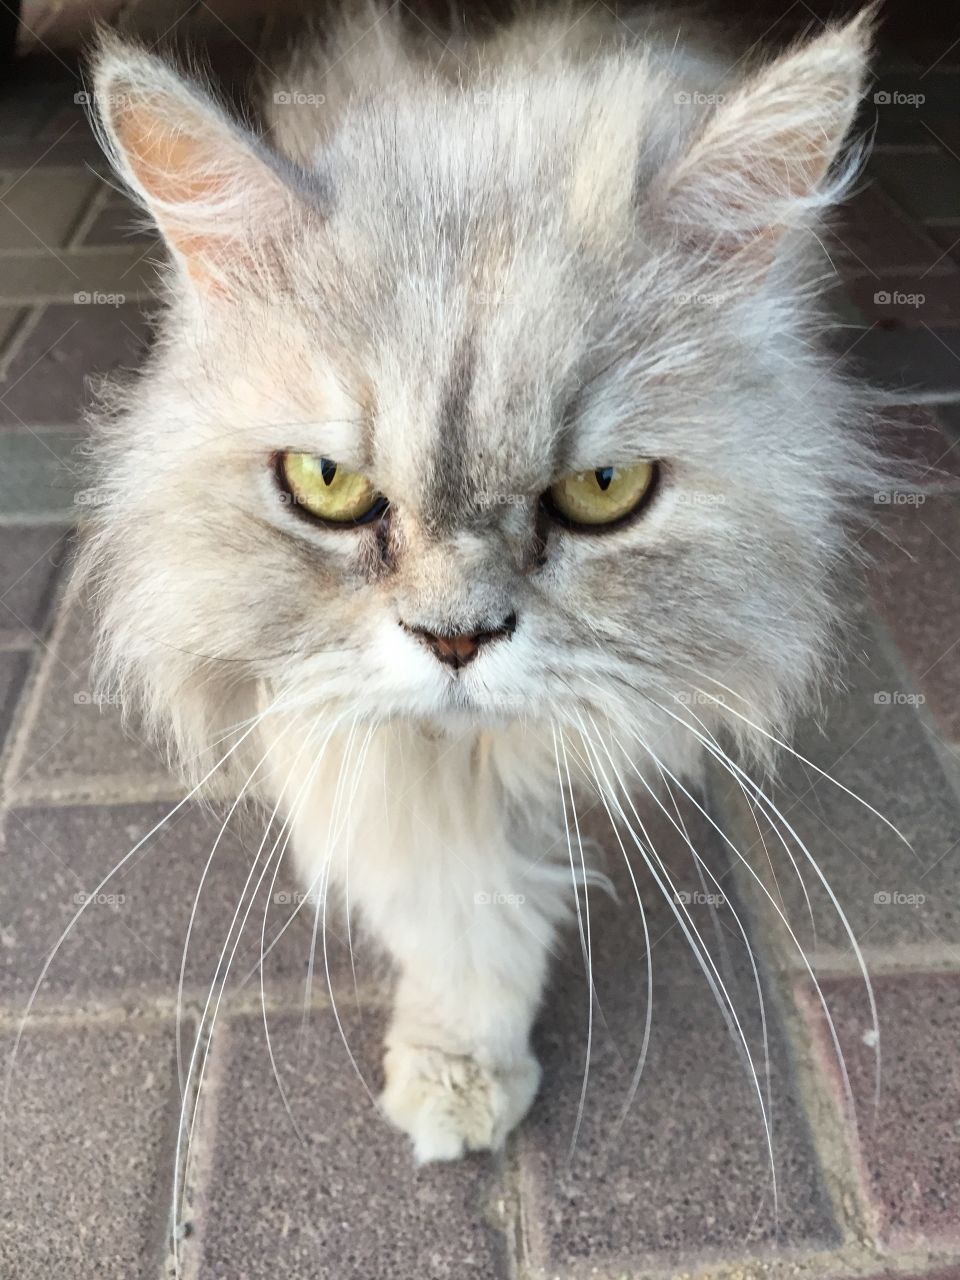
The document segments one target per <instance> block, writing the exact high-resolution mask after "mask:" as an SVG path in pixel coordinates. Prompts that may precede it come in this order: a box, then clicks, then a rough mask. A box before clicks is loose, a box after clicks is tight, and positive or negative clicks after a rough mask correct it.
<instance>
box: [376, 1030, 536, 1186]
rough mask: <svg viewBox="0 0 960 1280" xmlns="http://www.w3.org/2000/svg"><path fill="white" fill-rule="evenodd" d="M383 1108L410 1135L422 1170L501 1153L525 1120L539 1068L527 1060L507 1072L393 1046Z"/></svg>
mask: <svg viewBox="0 0 960 1280" xmlns="http://www.w3.org/2000/svg"><path fill="white" fill-rule="evenodd" d="M383 1065H384V1071H385V1073H386V1080H387V1083H386V1088H385V1089H384V1091H383V1093H382V1094H381V1095H380V1105H381V1107H382V1108H383V1110H384V1112H385V1113H386V1115H387V1118H388V1119H389V1120H391V1121H392V1122H393V1124H395V1125H396V1126H397V1128H398V1129H402V1130H403V1131H404V1133H407V1134H409V1135H410V1137H411V1139H412V1140H413V1150H414V1155H415V1156H416V1159H417V1162H418V1164H426V1163H427V1162H428V1161H431V1160H456V1159H458V1157H460V1156H462V1155H464V1153H465V1152H467V1151H485V1150H496V1149H497V1148H498V1147H500V1146H502V1145H503V1141H504V1139H505V1138H506V1136H507V1134H508V1133H509V1132H510V1130H511V1129H512V1128H513V1127H514V1125H515V1124H517V1123H518V1122H519V1121H520V1120H522V1119H523V1117H524V1116H525V1115H526V1113H527V1111H528V1110H529V1107H530V1104H531V1102H532V1101H533V1099H534V1097H535V1095H536V1092H537V1087H538V1085H539V1083H540V1066H539V1063H538V1062H537V1060H536V1058H534V1057H533V1056H532V1055H530V1054H526V1055H525V1056H524V1057H522V1058H520V1059H519V1060H518V1061H516V1062H512V1063H510V1064H508V1065H506V1066H502V1065H497V1066H495V1067H488V1066H484V1065H482V1064H481V1063H479V1062H478V1061H477V1060H476V1059H475V1058H469V1057H463V1056H456V1055H453V1054H448V1053H444V1051H443V1050H442V1049H433V1048H428V1047H424V1046H421V1045H407V1044H402V1043H401V1044H394V1045H392V1046H391V1047H390V1048H389V1049H388V1050H387V1052H386V1054H385V1055H384V1060H383Z"/></svg>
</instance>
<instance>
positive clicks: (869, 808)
mask: <svg viewBox="0 0 960 1280" xmlns="http://www.w3.org/2000/svg"><path fill="white" fill-rule="evenodd" d="M691 670H692V668H691ZM696 674H697V675H698V676H699V677H700V678H701V679H707V680H710V681H712V683H713V684H715V685H717V686H718V687H719V688H720V689H723V691H724V692H725V693H729V694H731V695H732V696H733V697H734V698H738V699H739V700H740V701H741V702H742V701H744V699H743V697H742V695H740V694H739V693H737V692H736V690H735V689H730V688H728V686H727V685H725V684H723V683H722V681H720V680H718V679H716V677H715V676H708V675H706V674H705V673H704V672H699V671H698V672H696ZM697 692H698V693H699V694H700V695H701V697H703V698H706V699H708V701H710V702H713V703H714V704H716V705H717V706H719V707H720V708H722V710H724V711H729V712H730V713H731V715H735V716H736V717H737V719H738V720H742V721H743V723H744V724H746V725H749V727H750V728H751V729H753V730H755V731H756V732H757V733H760V734H762V735H763V736H764V737H765V738H768V739H769V740H770V741H771V742H773V743H774V744H775V745H776V746H778V747H780V748H781V749H782V750H783V751H786V752H788V753H789V754H790V755H792V756H794V757H795V758H796V759H797V760H799V761H800V762H801V763H802V764H805V765H807V766H808V767H809V768H811V769H813V771H814V772H815V773H818V774H819V775H820V777H821V778H824V779H826V781H827V782H830V783H832V784H833V785H834V786H835V787H839V789H840V790H841V791H843V792H844V793H845V794H846V795H848V796H850V798H851V799H852V800H856V802H857V804H860V805H863V807H864V808H865V809H866V810H867V812H868V813H872V814H873V816H874V817H875V818H877V819H878V820H879V821H880V822H882V823H883V825H884V826H885V827H888V828H889V829H890V830H891V831H892V832H893V834H894V835H895V836H896V837H897V839H898V840H902V841H903V843H904V844H905V845H906V846H907V848H908V849H909V850H910V852H911V853H913V851H914V850H913V845H912V844H911V843H910V841H909V840H908V839H907V837H906V836H905V835H904V834H903V832H902V831H900V830H898V829H897V827H895V826H894V825H893V823H892V822H891V821H890V819H889V818H885V817H884V816H883V814H882V813H880V812H879V811H878V810H877V809H875V808H874V807H873V805H872V804H870V803H869V801H867V800H864V798H863V796H860V795H858V794H857V793H856V792H855V791H851V789H850V788H849V787H848V786H846V785H845V784H844V783H842V782H841V781H840V779H839V778H835V777H834V776H833V774H831V773H828V772H827V770H826V769H821V768H820V766H819V765H817V764H814V763H813V761H812V760H808V759H807V757H806V756H804V755H801V754H800V752H799V751H797V750H795V749H794V748H793V747H791V746H790V745H789V744H788V743H786V742H784V741H783V739H782V738H778V737H777V735H776V734H775V733H771V732H770V731H769V730H768V729H765V728H764V727H763V725H759V724H757V723H756V722H755V721H753V720H751V719H750V717H749V716H746V715H744V714H743V712H741V711H737V710H736V708H735V707H731V706H730V704H729V703H727V702H724V701H722V700H721V699H719V698H717V697H715V696H714V695H713V694H709V693H707V692H705V691H704V690H703V689H698V690H697Z"/></svg>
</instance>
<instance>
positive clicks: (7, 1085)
mask: <svg viewBox="0 0 960 1280" xmlns="http://www.w3.org/2000/svg"><path fill="white" fill-rule="evenodd" d="M266 714H267V713H266V712H263V713H262V715H261V717H260V718H258V720H257V721H256V722H255V723H254V724H253V725H251V726H250V728H249V729H248V730H247V731H246V733H245V734H244V735H243V736H242V737H241V738H240V739H239V740H238V741H237V742H235V743H234V744H233V746H232V747H231V748H230V750H229V751H227V752H226V753H225V754H224V755H223V756H221V758H220V759H219V760H218V761H217V763H216V764H215V765H213V767H212V768H211V769H209V770H208V771H207V772H206V773H205V774H204V776H203V777H202V778H201V779H200V781H199V782H198V783H197V784H196V786H195V787H193V788H192V789H191V790H190V791H189V792H188V793H187V794H186V795H185V796H184V797H183V799H182V800H180V801H178V802H177V804H175V805H174V806H173V808H172V809H171V810H170V812H169V813H167V814H165V815H164V816H163V817H162V818H161V819H160V821H159V822H158V823H156V825H155V826H153V827H151V828H150V830H149V831H148V832H147V834H146V835H145V836H143V837H141V839H140V840H138V841H137V843H136V844H135V845H134V846H133V848H132V849H130V850H129V851H128V852H127V853H125V854H124V855H123V857H122V858H121V859H120V861H119V862H118V863H117V864H116V866H114V867H113V868H112V870H110V871H108V872H107V874H106V875H105V876H104V877H103V879H102V880H101V881H100V882H99V884H98V885H97V886H96V888H95V889H94V890H93V892H92V893H90V894H88V895H87V896H86V897H85V898H84V900H83V902H82V903H81V904H80V906H79V907H78V908H77V910H76V911H75V912H74V914H73V916H72V917H71V918H70V920H69V922H68V924H67V925H66V927H65V928H64V930H63V932H62V933H61V934H60V936H59V938H58V939H57V941H56V942H55V943H54V946H53V949H52V950H51V951H50V953H49V954H48V955H47V958H46V960H45V961H44V963H43V967H42V969H41V970H40V975H39V977H38V978H37V980H36V983H35V984H34V986H33V990H32V991H31V992H30V997H29V999H28V1000H27V1005H26V1008H25V1010H24V1013H23V1017H22V1018H21V1020H20V1023H19V1025H18V1027H17V1033H16V1036H15V1037H14V1041H13V1047H12V1049H11V1051H10V1058H9V1061H8V1064H7V1072H6V1079H5V1082H4V1090H3V1114H4V1116H8V1115H10V1090H11V1087H12V1084H13V1072H14V1067H15V1064H16V1059H17V1054H18V1052H19V1049H20V1042H21V1040H22V1039H23V1033H24V1030H25V1028H26V1025H27V1022H28V1021H29V1018H30V1014H31V1012H32V1011H33V1006H34V1003H35V1002H36V999H37V995H38V994H39V991H40V988H41V987H42V986H43V983H44V981H45V979H46V976H47V974H48V973H49V971H50V966H51V965H52V964H53V962H54V960H55V959H56V957H57V955H58V954H59V952H60V948H61V947H62V946H63V944H64V942H65V941H66V939H67V937H68V936H69V935H70V932H71V931H72V929H73V927H74V925H75V924H76V923H77V921H78V920H79V919H80V917H81V916H82V915H83V913H84V911H85V910H86V908H87V906H88V905H89V903H91V902H94V901H96V899H97V897H98V896H99V895H100V893H101V892H102V891H103V889H104V888H105V886H106V885H107V884H108V882H109V881H110V880H111V879H112V878H113V877H114V876H115V875H116V874H117V873H118V872H119V871H121V870H122V869H123V868H124V867H125V866H126V865H127V863H128V862H129V861H130V859H131V858H132V857H133V856H134V854H136V853H137V852H138V851H139V850H140V849H142V848H143V846H144V845H145V844H146V843H147V841H148V840H150V839H151V837H152V836H154V835H156V833H157V832H158V831H159V830H160V828H161V827H163V826H164V824H165V823H167V822H169V820H170V819H171V818H172V817H173V815H174V814H175V813H179V812H180V810H181V809H182V808H183V807H184V805H186V804H188V803H189V801H190V800H192V799H193V797H194V796H195V795H196V794H197V792H198V791H200V790H201V788H202V787H203V786H204V785H205V784H206V783H207V782H208V781H209V780H210V778H212V777H213V775H214V774H215V773H216V772H217V770H218V769H219V768H220V767H221V766H222V765H223V764H225V763H226V761H227V760H228V759H229V758H230V756H232V755H233V753H234V752H235V751H237V750H238V749H239V748H240V747H241V746H242V745H243V743H244V742H245V741H246V739H247V738H248V737H249V736H250V734H251V733H253V731H254V729H256V727H257V725H258V724H259V723H260V719H262V717H263V715H266ZM4 1127H5V1122H4Z"/></svg>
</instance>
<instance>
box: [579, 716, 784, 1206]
mask: <svg viewBox="0 0 960 1280" xmlns="http://www.w3.org/2000/svg"><path fill="white" fill-rule="evenodd" d="M575 714H576V715H577V719H578V721H579V723H580V733H581V737H582V738H583V741H584V744H585V746H586V747H587V750H588V752H589V753H590V758H591V765H592V767H593V769H594V773H595V775H598V771H599V775H598V776H597V782H598V784H599V782H600V777H601V776H602V779H603V785H604V787H605V788H606V790H607V794H608V795H609V796H610V798H611V800H612V801H613V803H614V804H615V805H616V807H617V811H618V813H619V814H620V817H621V819H622V821H623V823H624V825H625V827H626V828H627V831H628V832H629V834H630V836H631V839H632V840H633V842H634V844H635V845H636V847H637V849H638V850H639V851H640V854H641V856H642V857H643V859H644V861H645V862H646V864H647V867H648V868H649V870H650V872H651V874H652V875H653V877H654V879H655V880H656V882H657V886H658V887H659V889H660V892H661V894H662V895H663V898H664V900H665V901H666V903H667V905H668V906H669V907H670V909H671V910H672V912H673V914H674V916H675V918H676V920H677V923H678V924H679V925H680V928H681V930H682V931H683V934H684V937H685V938H686V940H687V943H688V945H689V946H690V949H691V951H692V952H693V954H694V956H695V958H696V960H697V963H698V964H699V965H700V968H701V970H702V971H703V974H704V976H705V978H706V979H707V983H708V985H709V986H710V989H711V991H712V992H713V994H714V998H715V1000H716V1001H717V1007H718V1009H719V1010H720V1013H721V1016H722V1017H723V1019H724V1022H725V1023H726V1025H727V1030H728V1032H729V1033H730V1036H731V1037H732V1038H733V1040H734V1041H735V1042H736V1040H737V1038H738V1037H739V1042H740V1044H742V1046H743V1051H744V1058H745V1063H746V1066H747V1069H748V1071H749V1074H750V1077H751V1081H752V1084H753V1087H754V1089H755V1091H756V1094H757V1099H758V1102H759V1105H760V1114H761V1117H762V1120H763V1127H764V1133H765V1134H766V1140H767V1151H768V1155H769V1160H770V1170H771V1177H772V1180H773V1184H774V1200H775V1203H776V1195H777V1191H776V1176H777V1175H776V1162H775V1160H774V1154H773V1137H772V1132H771V1129H770V1122H769V1118H768V1116H767V1108H766V1103H765V1100H764V1096H763V1090H762V1089H761V1087H760V1080H759V1077H758V1075H757V1069H756V1066H755V1064H754V1061H753V1055H752V1054H751V1052H750V1045H749V1042H748V1040H747V1037H746V1034H745V1032H744V1030H743V1027H742V1025H741V1023H740V1019H739V1016H738V1015H737V1011H736V1007H735V1006H734V1004H733V1001H732V999H731V997H730V994H729V992H728V991H727V988H726V986H725V984H724V981H723V978H722V977H721V976H720V973H719V970H718V969H717V966H716V963H715V962H714V960H713V957H712V956H711V955H710V952H709V950H708V948H707V947H706V945H705V943H704V941H703V938H702V937H701V935H700V931H699V930H698V929H697V926H696V924H695V922H694V921H693V918H692V917H691V915H690V913H689V911H688V910H687V909H686V906H685V905H684V903H683V901H682V899H681V898H680V896H679V894H678V893H677V889H676V885H675V884H674V883H673V880H672V878H671V876H670V874H669V872H668V871H667V869H666V866H665V865H664V863H663V860H662V859H661V858H660V856H659V854H658V853H657V851H656V847H655V846H654V845H653V843H652V841H651V840H650V836H649V834H648V833H647V830H646V828H645V826H644V824H643V820H642V818H641V817H640V815H639V813H638V812H637V809H636V806H635V805H634V803H633V800H632V799H631V797H630V792H629V790H628V789H627V787H626V786H625V784H624V782H623V779H622V778H621V776H620V773H619V770H618V769H617V766H616V762H615V761H614V759H613V756H612V754H611V753H610V750H609V748H608V747H607V745H606V744H605V743H604V742H603V739H602V738H600V746H601V747H602V748H603V751H604V754H605V755H606V757H607V759H608V761H609V763H610V767H611V769H612V770H613V772H614V775H615V776H616V777H617V780H618V782H619V785H620V790H621V791H622V792H623V796H624V799H625V800H626V802H627V804H628V805H629V807H630V812H631V813H632V814H633V816H634V818H635V819H636V821H637V824H638V826H639V827H640V830H641V832H642V833H643V842H641V841H640V839H639V837H638V836H637V834H636V832H635V831H634V829H633V826H632V825H631V823H630V820H629V819H628V818H627V816H626V814H625V813H624V810H623V806H622V805H621V804H620V802H619V800H618V799H617V794H616V791H615V790H614V789H613V788H612V787H611V785H610V781H609V778H608V777H607V775H606V771H605V770H604V768H603V765H602V764H601V763H600V760H599V758H598V756H597V754H596V744H595V743H594V742H593V739H592V738H591V737H590V735H589V734H588V733H587V730H586V728H585V726H584V724H583V719H582V717H581V716H580V715H579V713H578V712H577V713H575ZM648 847H649V853H648V851H647V849H648ZM651 855H652V858H653V859H655V861H656V864H657V865H656V866H654V863H653V861H651ZM658 867H659V871H658V869H657V868H658ZM661 877H662V878H661ZM664 880H666V885H664ZM668 887H669V891H668ZM684 917H686V919H685V918H684ZM694 935H695V936H696V939H697V943H694V940H693V938H694ZM721 993H722V997H721Z"/></svg>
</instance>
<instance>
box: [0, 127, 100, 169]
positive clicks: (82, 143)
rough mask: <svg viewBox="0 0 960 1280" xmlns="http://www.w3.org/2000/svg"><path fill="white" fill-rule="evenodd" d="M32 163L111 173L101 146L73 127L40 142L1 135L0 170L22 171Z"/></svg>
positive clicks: (39, 165) (39, 167)
mask: <svg viewBox="0 0 960 1280" xmlns="http://www.w3.org/2000/svg"><path fill="white" fill-rule="evenodd" d="M32 165H35V166H36V168H38V169H61V170H63V171H64V172H68V171H69V172H72V173H76V171H77V169H78V168H82V169H83V171H84V172H87V171H89V170H93V171H94V172H96V173H97V174H98V175H99V176H101V177H106V176H107V175H108V174H109V173H110V164H109V162H108V161H107V158H106V156H105V155H104V154H103V150H102V148H101V147H99V146H98V145H97V142H96V140H95V139H94V138H93V137H92V136H90V135H89V134H82V133H81V132H80V130H79V129H72V130H71V131H70V132H69V133H68V134H66V136H65V137H61V138H56V139H50V140H49V141H44V143H43V144H42V145H39V144H38V143H37V142H36V141H35V140H31V141H29V142H24V141H22V140H17V139H11V138H9V137H4V138H2V139H0V170H5V171H7V172H10V173H14V174H18V173H25V172H26V170H27V169H29V168H30V167H31V166H32Z"/></svg>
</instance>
